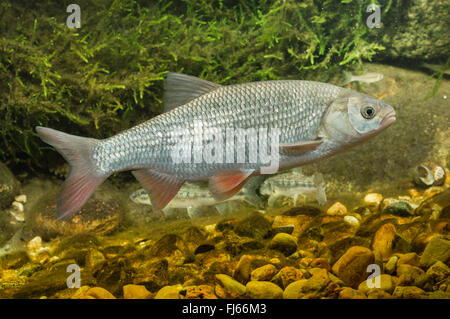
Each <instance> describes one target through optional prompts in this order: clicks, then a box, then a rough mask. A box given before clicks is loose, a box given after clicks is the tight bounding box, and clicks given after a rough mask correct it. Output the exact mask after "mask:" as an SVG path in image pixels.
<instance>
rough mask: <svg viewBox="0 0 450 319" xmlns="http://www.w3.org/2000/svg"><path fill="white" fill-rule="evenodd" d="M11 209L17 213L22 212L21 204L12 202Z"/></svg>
mask: <svg viewBox="0 0 450 319" xmlns="http://www.w3.org/2000/svg"><path fill="white" fill-rule="evenodd" d="M11 205H12V207H13V208H15V209H17V210H18V211H19V212H23V204H22V203H21V202H16V201H14V202H12V204H11Z"/></svg>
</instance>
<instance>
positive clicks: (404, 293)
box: [392, 286, 428, 299]
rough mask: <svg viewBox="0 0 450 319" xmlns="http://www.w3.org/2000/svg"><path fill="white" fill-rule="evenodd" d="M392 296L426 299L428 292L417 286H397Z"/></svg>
mask: <svg viewBox="0 0 450 319" xmlns="http://www.w3.org/2000/svg"><path fill="white" fill-rule="evenodd" d="M392 297H394V298H399V299H426V298H427V297H428V294H427V293H426V292H425V291H423V290H422V289H420V288H419V287H415V286H397V287H395V290H394V292H393V294H392Z"/></svg>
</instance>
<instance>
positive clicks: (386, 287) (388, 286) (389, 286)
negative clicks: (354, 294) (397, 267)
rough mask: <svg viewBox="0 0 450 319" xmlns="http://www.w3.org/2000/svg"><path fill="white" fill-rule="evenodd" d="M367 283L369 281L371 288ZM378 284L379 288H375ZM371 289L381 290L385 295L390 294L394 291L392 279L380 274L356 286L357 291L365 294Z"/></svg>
mask: <svg viewBox="0 0 450 319" xmlns="http://www.w3.org/2000/svg"><path fill="white" fill-rule="evenodd" d="M368 281H370V283H371V287H369V283H368ZM378 284H379V286H377V285H378ZM373 286H374V287H373ZM372 289H381V290H383V291H386V292H387V293H392V291H393V290H394V284H393V282H392V277H391V276H390V275H388V274H381V275H379V276H377V277H375V278H371V279H367V280H364V281H363V282H361V283H360V284H359V286H358V290H360V291H362V292H363V293H365V294H368V293H370V291H371V290H372Z"/></svg>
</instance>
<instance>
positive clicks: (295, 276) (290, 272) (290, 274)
mask: <svg viewBox="0 0 450 319" xmlns="http://www.w3.org/2000/svg"><path fill="white" fill-rule="evenodd" d="M300 279H303V273H302V272H301V271H300V270H299V269H297V268H295V267H292V266H286V267H283V268H281V270H280V271H279V272H278V273H277V274H276V275H275V276H274V277H273V278H272V280H271V281H272V282H273V283H275V284H277V285H278V286H280V287H282V288H286V287H287V286H289V285H290V284H291V283H293V282H294V281H297V280H300Z"/></svg>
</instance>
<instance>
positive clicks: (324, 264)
mask: <svg viewBox="0 0 450 319" xmlns="http://www.w3.org/2000/svg"><path fill="white" fill-rule="evenodd" d="M311 267H312V268H323V269H326V270H327V271H330V270H331V266H330V264H329V263H328V260H327V259H326V258H316V259H314V260H313V261H312V262H311Z"/></svg>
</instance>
